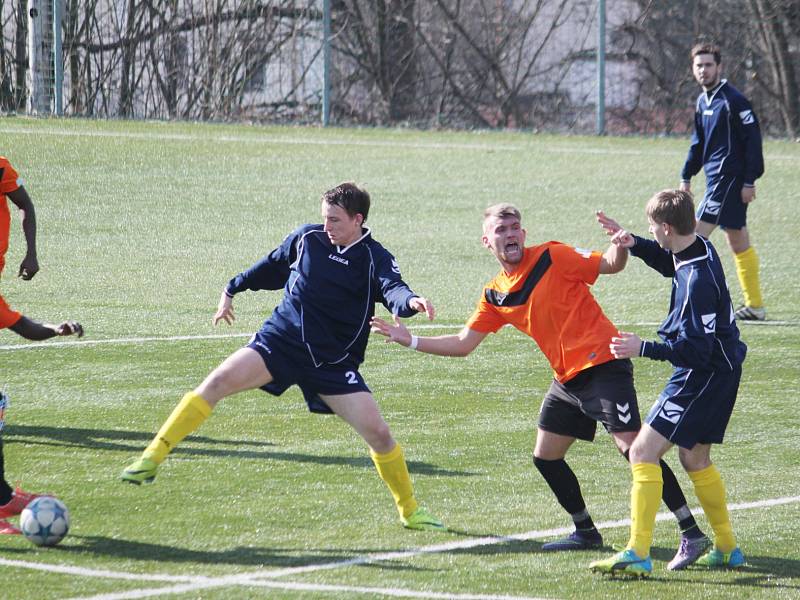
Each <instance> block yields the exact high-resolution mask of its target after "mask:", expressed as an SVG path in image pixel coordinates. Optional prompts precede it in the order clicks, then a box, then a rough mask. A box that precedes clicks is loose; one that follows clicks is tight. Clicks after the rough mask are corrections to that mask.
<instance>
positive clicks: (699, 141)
mask: <svg viewBox="0 0 800 600" xmlns="http://www.w3.org/2000/svg"><path fill="white" fill-rule="evenodd" d="M699 102H700V99H699V98H698V100H697V104H696V105H695V109H694V127H693V129H692V141H691V143H690V144H689V154H688V155H687V156H686V162H684V163H683V169H682V170H681V180H682V181H690V180H691V179H692V177H693V176H695V175H697V174H698V173H699V172H700V169H702V168H703V146H704V145H705V143H704V141H703V138H704V134H703V124H702V122H701V116H700V107H699Z"/></svg>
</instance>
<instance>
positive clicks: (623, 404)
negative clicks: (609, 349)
mask: <svg viewBox="0 0 800 600" xmlns="http://www.w3.org/2000/svg"><path fill="white" fill-rule="evenodd" d="M598 422H600V423H602V424H603V426H604V427H605V428H606V431H609V432H617V431H639V429H641V426H642V421H641V417H640V416H639V404H638V403H637V401H636V389H635V388H634V387H633V363H632V362H631V361H630V360H629V359H622V360H611V361H609V362H606V363H602V364H600V365H595V366H594V367H589V368H588V369H585V370H583V371H581V372H580V373H578V374H577V375H576V376H575V377H573V378H572V379H570V380H569V381H567V382H566V383H560V382H559V381H557V380H555V379H554V380H553V383H551V384H550V389H549V390H547V394H545V397H544V400H543V401H542V408H541V410H540V412H539V427H540V428H541V429H543V430H545V431H549V432H550V433H557V434H559V435H566V436H569V437H574V438H577V439H579V440H586V441H587V442H591V441H592V440H594V436H595V432H596V430H597V423H598Z"/></svg>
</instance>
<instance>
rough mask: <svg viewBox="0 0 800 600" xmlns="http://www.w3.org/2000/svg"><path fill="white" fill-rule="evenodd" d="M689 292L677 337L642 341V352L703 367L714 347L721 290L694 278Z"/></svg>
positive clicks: (688, 366)
mask: <svg viewBox="0 0 800 600" xmlns="http://www.w3.org/2000/svg"><path fill="white" fill-rule="evenodd" d="M687 293H688V298H689V301H688V302H687V304H686V306H685V307H684V309H683V312H682V313H681V320H680V328H679V330H680V333H679V334H678V337H677V338H676V339H675V340H672V341H666V342H664V343H661V342H642V348H641V351H640V354H641V355H642V356H645V357H647V358H652V359H653V360H666V361H669V362H670V363H672V364H673V365H674V366H676V367H686V368H691V369H703V368H706V367H707V366H708V365H709V363H710V362H711V357H712V354H713V351H714V341H715V339H716V336H715V332H716V325H717V309H716V307H717V304H718V297H717V296H718V292H717V290H716V288H715V287H714V286H713V285H712V284H711V283H710V282H708V281H703V280H702V279H699V280H698V279H694V280H693V281H691V282H690V283H689V289H688V292H687Z"/></svg>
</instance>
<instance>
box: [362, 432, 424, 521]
mask: <svg viewBox="0 0 800 600" xmlns="http://www.w3.org/2000/svg"><path fill="white" fill-rule="evenodd" d="M370 456H371V457H372V462H374V463H375V468H376V469H378V475H380V476H381V479H383V482H384V483H385V484H386V485H387V486H388V488H389V491H390V492H392V497H393V498H394V503H395V504H396V505H397V510H398V512H399V513H400V516H401V517H403V518H404V519H405V518H408V517H410V516H411V514H412V513H413V512H414V511H415V510H417V500H416V499H415V498H414V488H413V487H412V485H411V477H410V476H409V474H408V465H406V459H405V457H404V456H403V449H402V448H401V447H400V444H397V445H396V446H395V447H394V448H392V450H390V451H389V452H387V453H386V454H378V453H377V452H375V451H374V450H370Z"/></svg>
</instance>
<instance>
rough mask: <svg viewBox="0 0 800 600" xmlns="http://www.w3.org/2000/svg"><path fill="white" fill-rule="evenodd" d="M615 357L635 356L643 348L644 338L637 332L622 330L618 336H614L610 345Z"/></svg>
mask: <svg viewBox="0 0 800 600" xmlns="http://www.w3.org/2000/svg"><path fill="white" fill-rule="evenodd" d="M608 347H609V349H610V350H611V354H613V355H614V358H633V357H635V356H639V355H640V352H641V350H642V339H641V338H640V337H639V336H638V335H636V334H635V333H629V332H627V331H620V332H619V336H618V337H612V338H611V343H610V344H609V345H608Z"/></svg>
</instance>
